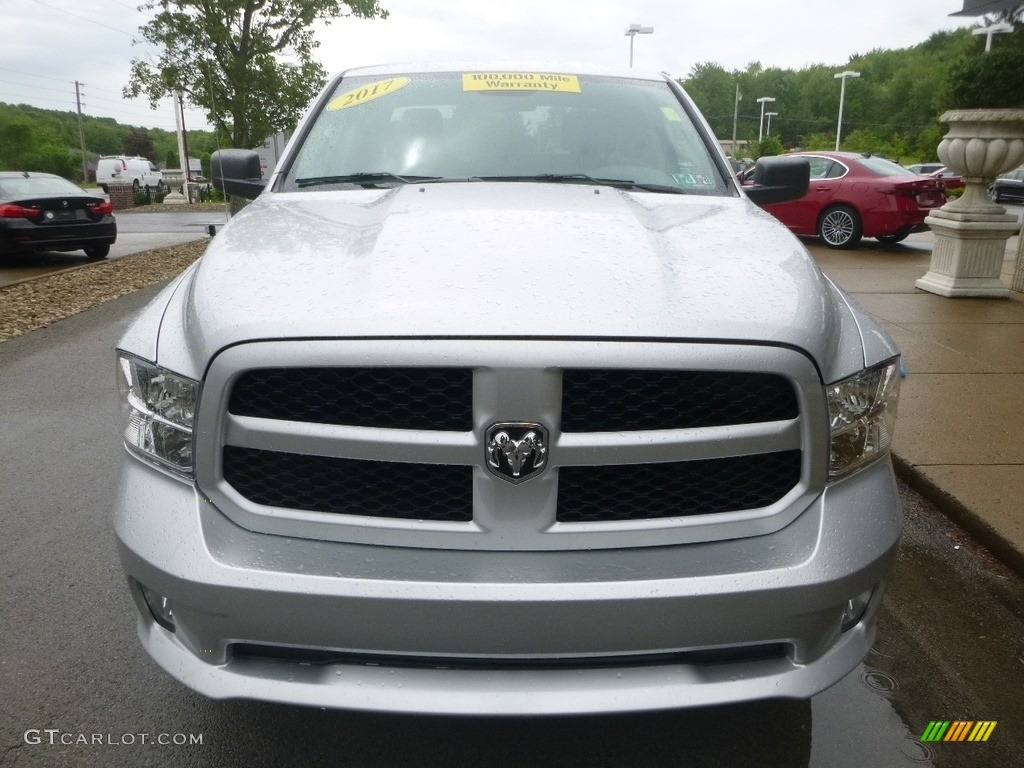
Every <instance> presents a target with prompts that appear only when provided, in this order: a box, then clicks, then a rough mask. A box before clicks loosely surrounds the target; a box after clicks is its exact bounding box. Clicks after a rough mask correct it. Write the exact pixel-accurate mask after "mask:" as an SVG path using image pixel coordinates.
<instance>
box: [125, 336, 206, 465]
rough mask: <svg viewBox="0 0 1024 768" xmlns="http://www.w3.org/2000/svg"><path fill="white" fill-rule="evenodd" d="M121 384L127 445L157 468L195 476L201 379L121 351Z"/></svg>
mask: <svg viewBox="0 0 1024 768" xmlns="http://www.w3.org/2000/svg"><path fill="white" fill-rule="evenodd" d="M117 385H118V389H119V390H120V392H121V398H122V403H123V405H124V406H125V409H126V411H127V422H128V423H127V425H126V426H125V430H124V441H125V445H127V446H128V448H129V449H131V450H132V451H133V452H135V453H136V454H138V455H139V456H141V457H142V458H144V459H146V460H147V461H150V462H151V463H153V464H156V465H157V466H160V467H164V468H165V469H169V470H171V471H172V472H176V473H178V474H180V475H186V476H191V474H192V425H193V423H194V421H195V413H196V403H197V401H198V399H199V382H197V381H194V380H192V379H189V378H187V377H185V376H180V375H178V374H177V373H172V372H171V371H168V370H167V369H166V368H161V367H160V366H158V365H154V364H153V363H149V362H146V361H145V360H142V359H140V358H138V357H135V356H134V355H129V354H128V353H126V352H121V351H118V353H117Z"/></svg>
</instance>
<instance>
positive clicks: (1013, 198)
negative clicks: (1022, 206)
mask: <svg viewBox="0 0 1024 768" xmlns="http://www.w3.org/2000/svg"><path fill="white" fill-rule="evenodd" d="M988 196H989V197H991V198H992V199H993V200H994V201H995V202H997V203H1002V202H1004V201H1005V202H1017V203H1024V167H1021V168H1018V169H1017V170H1015V171H1010V172H1009V173H1004V174H1002V175H1001V176H999V177H998V178H996V180H995V181H994V182H992V186H990V187H989V188H988Z"/></svg>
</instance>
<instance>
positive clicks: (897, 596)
mask: <svg viewBox="0 0 1024 768" xmlns="http://www.w3.org/2000/svg"><path fill="white" fill-rule="evenodd" d="M902 490H903V497H904V510H905V513H906V523H905V526H904V533H903V539H902V541H901V545H900V555H899V559H898V561H897V564H896V568H895V570H894V572H893V575H892V579H891V581H890V584H889V586H888V592H887V594H886V597H885V600H884V601H883V603H882V607H881V611H880V614H879V627H878V636H877V639H876V641H875V645H874V648H873V649H872V651H871V653H869V655H868V657H867V659H865V662H864V663H863V664H861V665H860V666H859V667H858V668H857V669H856V670H855V671H854V672H853V673H851V674H850V675H848V676H847V677H846V678H844V679H843V680H842V681H841V682H840V683H839V684H837V685H835V686H833V687H832V688H831V689H829V690H827V691H825V692H824V693H822V694H820V695H818V696H816V697H815V698H814V700H813V706H812V722H813V726H812V739H811V741H812V745H811V762H810V765H811V766H815V768H819V767H820V768H826V767H827V766H834V767H835V768H843V767H845V766H886V768H901V767H902V766H919V765H934V766H939V767H940V768H942V767H945V766H952V767H953V768H959V767H960V766H964V767H965V768H966V767H967V766H975V767H977V768H995V767H996V766H999V767H1002V766H1017V765H1024V739H1022V732H1024V730H1022V726H1024V694H1022V691H1024V583H1022V581H1021V579H1020V577H1019V576H1018V575H1017V574H1015V573H1013V572H1012V571H1010V570H1008V569H1007V568H1006V567H1005V566H1004V565H1003V564H1002V563H1000V562H999V561H997V560H995V559H993V558H992V557H991V555H989V554H988V553H987V552H986V551H985V550H983V549H981V548H979V547H978V546H977V545H975V544H974V543H973V541H972V540H971V539H970V537H969V536H967V535H966V534H965V533H964V532H963V531H962V530H960V529H959V528H957V527H956V526H954V525H953V524H951V523H950V522H949V521H948V520H947V519H946V518H944V517H943V516H941V515H940V514H938V513H937V512H936V510H934V508H932V507H931V506H930V505H929V504H928V503H927V502H925V501H924V500H923V499H921V498H920V497H919V496H917V495H916V494H914V493H912V492H910V491H909V490H908V489H907V488H906V487H903V489H902ZM933 720H968V721H977V720H995V721H997V723H998V725H997V726H996V728H995V730H994V731H993V733H992V736H991V737H990V739H989V740H988V741H986V742H981V743H972V742H935V743H928V744H925V743H922V742H921V740H920V739H921V736H922V734H923V733H924V731H925V729H926V728H927V726H928V723H929V722H931V721H933Z"/></svg>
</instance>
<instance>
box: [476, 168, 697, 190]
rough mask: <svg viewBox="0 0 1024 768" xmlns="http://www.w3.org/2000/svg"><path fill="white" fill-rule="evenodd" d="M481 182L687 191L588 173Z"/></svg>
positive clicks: (545, 174)
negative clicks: (575, 184)
mask: <svg viewBox="0 0 1024 768" xmlns="http://www.w3.org/2000/svg"><path fill="white" fill-rule="evenodd" d="M476 178H478V179H480V180H481V181H540V182H551V183H556V184H559V183H563V182H566V183H570V184H573V183H580V182H583V183H587V184H597V185H599V186H602V187H615V188H617V189H642V190H644V191H645V192H667V193H670V194H674V195H685V194H686V190H683V189H680V188H679V187H673V186H672V185H670V184H648V183H646V182H640V181H633V180H632V179H602V178H598V177H596V176H590V175H588V174H586V173H541V174H537V175H533V176H477V177H476Z"/></svg>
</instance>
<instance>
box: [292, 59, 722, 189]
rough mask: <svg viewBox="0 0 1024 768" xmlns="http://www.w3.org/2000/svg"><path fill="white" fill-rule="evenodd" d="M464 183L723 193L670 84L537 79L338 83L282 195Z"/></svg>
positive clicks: (443, 77) (525, 75)
mask: <svg viewBox="0 0 1024 768" xmlns="http://www.w3.org/2000/svg"><path fill="white" fill-rule="evenodd" d="M465 179H484V180H493V181H501V180H507V181H533V180H536V181H544V182H552V183H602V184H611V185H613V186H624V187H627V188H640V189H651V190H654V191H666V192H677V193H678V192H685V193H693V194H709V195H723V194H728V192H727V185H726V182H725V180H724V179H723V178H722V175H721V173H720V171H719V169H718V168H717V166H716V165H715V163H714V161H713V160H712V157H711V155H710V153H709V151H708V148H707V147H706V145H705V143H704V140H703V139H702V137H701V135H700V133H699V132H698V131H697V129H696V127H695V126H694V124H693V122H692V120H691V119H690V116H689V114H688V113H687V112H686V110H685V109H684V108H683V105H682V104H681V103H680V102H679V99H678V98H677V96H676V94H675V93H674V92H673V91H672V89H671V88H670V87H669V85H668V83H666V82H664V81H650V80H641V79H632V78H617V77H601V76H593V75H573V74H553V73H542V72H449V73H409V74H407V75H393V76H388V77H381V76H377V77H365V76H361V77H346V78H343V79H341V80H340V81H339V82H338V84H337V87H336V88H335V90H334V92H333V93H332V94H331V96H330V97H329V98H328V99H327V100H326V101H325V102H323V103H322V107H321V108H320V111H319V114H317V115H315V117H314V120H313V122H312V125H311V126H310V129H309V131H308V133H307V135H306V136H305V139H304V141H303V143H302V146H301V149H300V151H299V152H298V154H297V156H296V158H295V160H294V161H293V162H292V164H291V166H290V167H289V168H288V170H287V175H286V178H285V184H284V188H285V189H286V190H308V189H322V188H324V187H330V186H346V185H360V186H390V185H394V184H401V183H408V182H417V183H420V182H429V181H449V180H465Z"/></svg>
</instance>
